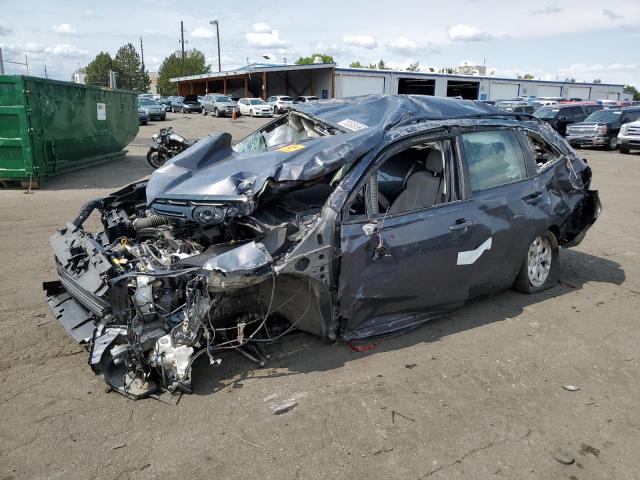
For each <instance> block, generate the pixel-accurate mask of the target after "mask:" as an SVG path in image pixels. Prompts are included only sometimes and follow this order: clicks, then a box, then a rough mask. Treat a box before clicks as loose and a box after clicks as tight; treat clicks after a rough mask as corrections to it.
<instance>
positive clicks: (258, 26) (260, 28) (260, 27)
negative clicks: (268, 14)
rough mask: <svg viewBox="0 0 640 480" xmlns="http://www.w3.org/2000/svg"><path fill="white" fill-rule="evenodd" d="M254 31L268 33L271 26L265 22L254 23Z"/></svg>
mask: <svg viewBox="0 0 640 480" xmlns="http://www.w3.org/2000/svg"><path fill="white" fill-rule="evenodd" d="M253 31H254V32H258V33H268V32H271V27H270V26H269V25H267V24H266V23H264V22H259V23H254V24H253Z"/></svg>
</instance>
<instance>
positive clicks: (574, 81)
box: [564, 77, 576, 83]
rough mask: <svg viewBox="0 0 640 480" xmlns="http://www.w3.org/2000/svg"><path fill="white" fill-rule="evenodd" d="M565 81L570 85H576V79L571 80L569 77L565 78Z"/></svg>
mask: <svg viewBox="0 0 640 480" xmlns="http://www.w3.org/2000/svg"><path fill="white" fill-rule="evenodd" d="M564 81H565V82H569V83H576V79H575V78H569V77H567V78H565V79H564Z"/></svg>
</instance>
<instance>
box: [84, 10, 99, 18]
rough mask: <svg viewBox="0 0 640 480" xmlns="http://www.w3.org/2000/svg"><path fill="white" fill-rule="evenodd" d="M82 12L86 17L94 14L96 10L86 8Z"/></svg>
mask: <svg viewBox="0 0 640 480" xmlns="http://www.w3.org/2000/svg"><path fill="white" fill-rule="evenodd" d="M84 14H85V15H86V16H87V17H93V16H94V15H95V14H96V11H95V10H91V9H87V10H85V11H84Z"/></svg>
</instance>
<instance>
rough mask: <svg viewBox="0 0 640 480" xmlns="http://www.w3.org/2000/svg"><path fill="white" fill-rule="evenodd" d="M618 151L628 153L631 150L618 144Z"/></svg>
mask: <svg viewBox="0 0 640 480" xmlns="http://www.w3.org/2000/svg"><path fill="white" fill-rule="evenodd" d="M618 151H619V152H620V153H629V152H630V151H631V150H629V149H628V148H627V147H623V146H622V145H620V146H619V147H618Z"/></svg>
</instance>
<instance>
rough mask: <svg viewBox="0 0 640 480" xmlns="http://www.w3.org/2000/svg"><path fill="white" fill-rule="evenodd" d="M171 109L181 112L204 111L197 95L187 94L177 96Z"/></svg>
mask: <svg viewBox="0 0 640 480" xmlns="http://www.w3.org/2000/svg"><path fill="white" fill-rule="evenodd" d="M171 111H172V112H180V113H193V112H196V113H202V105H200V103H199V102H198V96H197V95H187V96H185V97H176V98H175V99H174V100H173V101H172V102H171Z"/></svg>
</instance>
